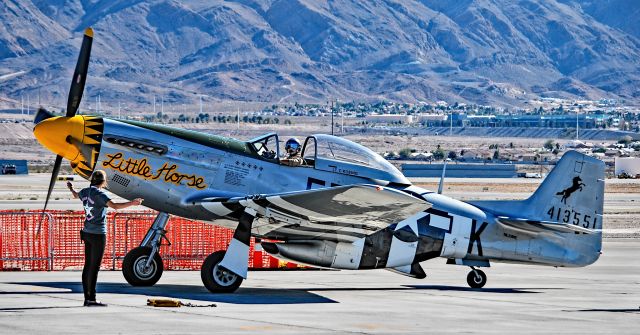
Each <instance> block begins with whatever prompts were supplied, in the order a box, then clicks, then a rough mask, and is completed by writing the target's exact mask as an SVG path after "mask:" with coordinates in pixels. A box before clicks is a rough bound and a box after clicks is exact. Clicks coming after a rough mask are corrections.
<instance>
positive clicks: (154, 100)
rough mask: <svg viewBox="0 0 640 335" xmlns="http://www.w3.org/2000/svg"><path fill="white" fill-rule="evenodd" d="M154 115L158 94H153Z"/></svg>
mask: <svg viewBox="0 0 640 335" xmlns="http://www.w3.org/2000/svg"><path fill="white" fill-rule="evenodd" d="M153 115H156V96H155V94H154V95H153Z"/></svg>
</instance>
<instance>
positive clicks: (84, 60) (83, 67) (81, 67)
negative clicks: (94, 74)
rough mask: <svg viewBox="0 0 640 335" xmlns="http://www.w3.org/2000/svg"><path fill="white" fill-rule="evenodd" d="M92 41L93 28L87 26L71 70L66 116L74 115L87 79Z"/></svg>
mask: <svg viewBox="0 0 640 335" xmlns="http://www.w3.org/2000/svg"><path fill="white" fill-rule="evenodd" d="M92 42H93V29H91V28H87V29H86V30H85V31H84V39H83V40H82V47H81V48H80V55H78V62H77V63H76V69H75V71H74V72H73V80H72V81H71V88H70V89H69V100H67V116H74V115H76V112H78V107H79V106H80V101H81V100H82V93H83V92H84V83H85V81H86V80H87V73H88V72H89V58H90V57H91V43H92Z"/></svg>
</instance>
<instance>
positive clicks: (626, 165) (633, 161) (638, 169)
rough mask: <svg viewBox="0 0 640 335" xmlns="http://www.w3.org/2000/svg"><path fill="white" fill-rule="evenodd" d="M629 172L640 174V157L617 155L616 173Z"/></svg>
mask: <svg viewBox="0 0 640 335" xmlns="http://www.w3.org/2000/svg"><path fill="white" fill-rule="evenodd" d="M623 172H625V173H627V174H629V175H631V176H636V175H639V174H640V158H639V157H624V158H620V157H616V167H615V175H616V176H618V175H620V174H621V173H623Z"/></svg>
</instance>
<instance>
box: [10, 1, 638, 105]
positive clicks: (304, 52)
mask: <svg viewBox="0 0 640 335" xmlns="http://www.w3.org/2000/svg"><path fill="white" fill-rule="evenodd" d="M639 11H640V2H639V1H635V0H610V1H598V0H517V1H513V0H476V1H472V0H458V1H440V0H419V1H418V0H416V1H401V0H384V1H368V0H341V1H333V0H237V1H215V0H187V1H172V0H151V1H137V0H8V1H4V2H3V4H2V7H0V98H5V99H13V100H14V101H17V104H18V107H19V103H20V97H21V96H25V95H30V97H31V101H32V102H33V101H35V96H36V95H38V94H39V95H40V97H41V100H42V101H43V104H46V105H56V106H63V105H65V104H66V94H67V90H68V87H69V80H70V76H71V73H72V72H73V66H74V64H75V59H76V57H77V51H78V48H79V45H80V41H81V38H82V31H83V30H84V28H85V27H87V26H92V27H93V28H94V30H95V36H96V39H95V41H94V47H93V58H92V63H91V65H90V77H89V80H88V82H87V91H86V100H85V101H93V99H94V98H95V97H96V96H97V95H98V94H100V96H101V99H102V102H103V104H105V105H106V104H110V105H113V104H114V103H115V104H117V102H118V101H123V102H127V103H129V104H130V105H148V104H150V103H151V102H152V99H153V97H154V96H156V97H157V99H158V101H159V100H160V97H161V96H162V97H163V100H164V101H165V102H167V103H174V104H175V103H179V104H192V103H193V104H195V103H197V101H198V99H199V96H200V95H202V96H204V99H205V101H224V100H235V101H238V100H241V101H262V102H326V101H327V99H329V98H338V99H341V100H380V99H388V100H395V101H406V102H416V101H429V102H432V101H436V100H446V101H449V102H453V101H467V102H472V103H479V104H489V103H498V104H505V105H522V104H523V103H524V101H526V100H529V99H531V98H533V97H537V96H542V97H563V98H581V97H585V98H590V99H598V98H614V99H626V100H627V101H636V102H637V101H639V100H640V88H639V87H640V57H639V56H640V28H639V27H640V25H638V24H637V22H638V21H637V17H638V14H640V12H639ZM5 105H6V104H5ZM85 105H86V104H85ZM5 107H6V106H5ZM85 108H87V106H85Z"/></svg>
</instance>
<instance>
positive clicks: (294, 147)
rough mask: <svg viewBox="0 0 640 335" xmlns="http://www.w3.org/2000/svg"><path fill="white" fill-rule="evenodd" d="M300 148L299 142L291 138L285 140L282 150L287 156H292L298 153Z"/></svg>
mask: <svg viewBox="0 0 640 335" xmlns="http://www.w3.org/2000/svg"><path fill="white" fill-rule="evenodd" d="M300 149H302V148H301V144H300V141H298V139H297V138H295V137H292V138H290V139H288V140H287V143H286V144H285V145H284V150H285V151H286V152H287V153H288V154H289V155H294V154H297V153H299V152H300Z"/></svg>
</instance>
